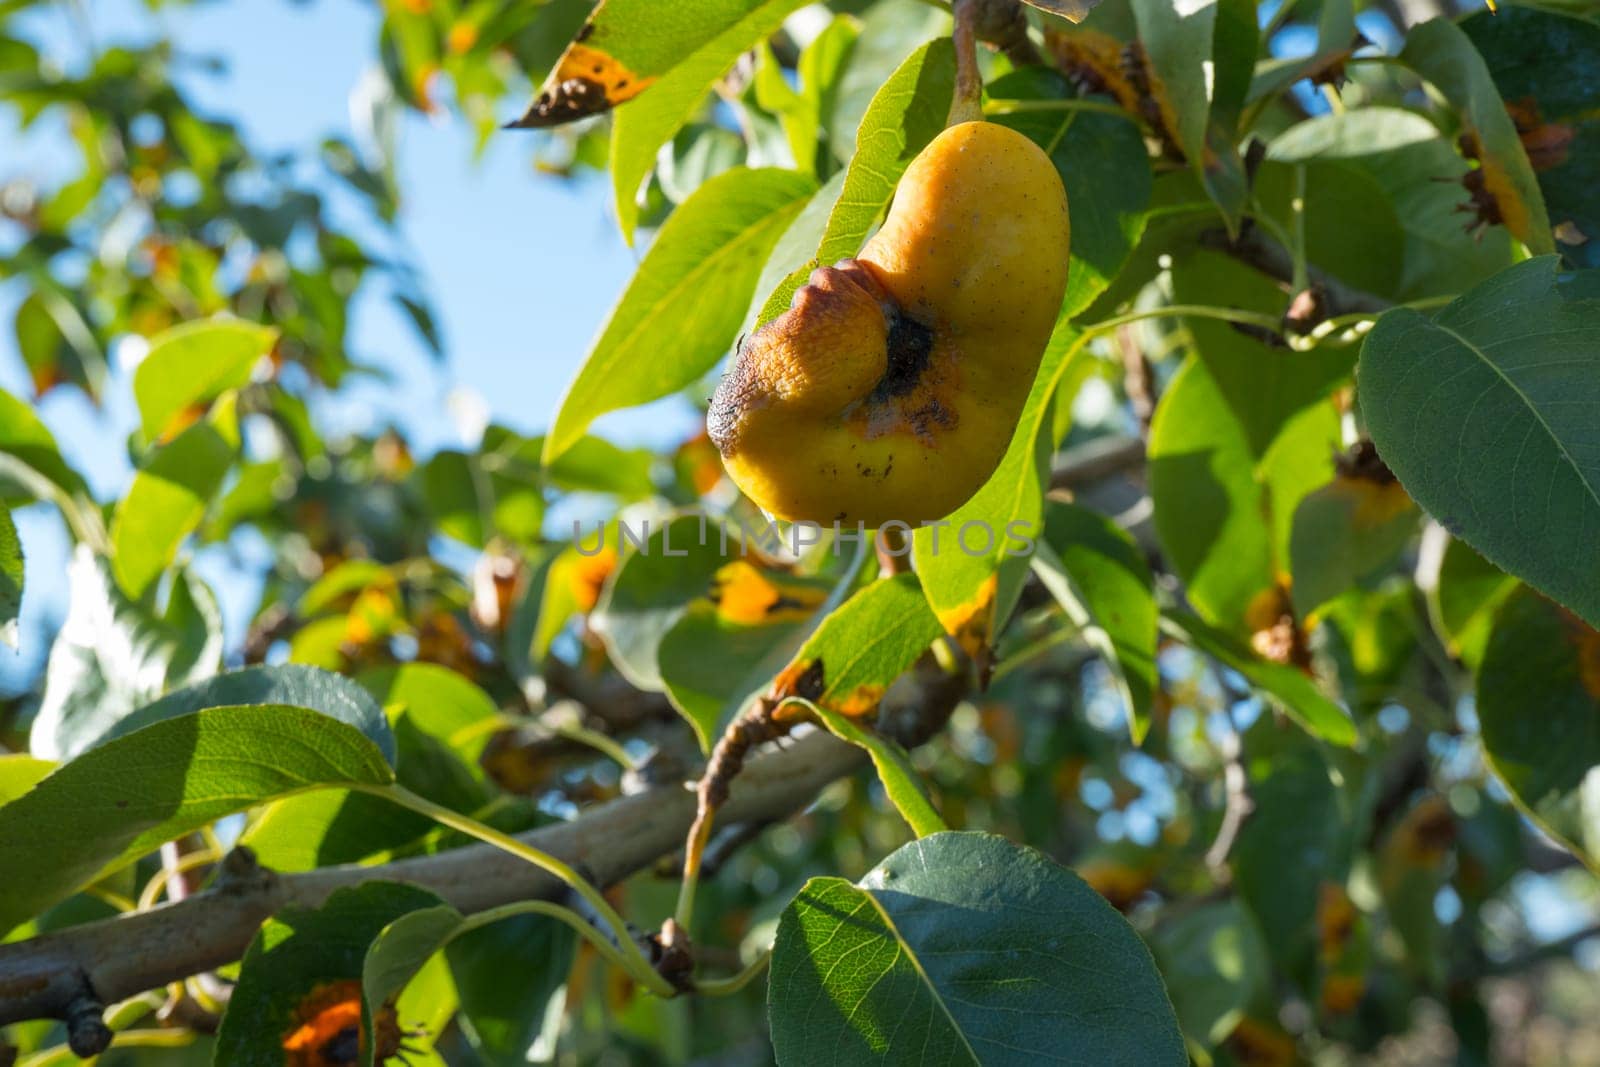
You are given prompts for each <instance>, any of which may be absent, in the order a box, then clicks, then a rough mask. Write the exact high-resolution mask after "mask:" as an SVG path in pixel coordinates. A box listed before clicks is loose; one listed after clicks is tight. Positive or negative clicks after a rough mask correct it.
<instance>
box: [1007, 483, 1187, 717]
mask: <svg viewBox="0 0 1600 1067" xmlns="http://www.w3.org/2000/svg"><path fill="white" fill-rule="evenodd" d="M1033 569H1034V573H1036V574H1037V575H1038V576H1039V580H1040V581H1041V582H1042V583H1043V584H1044V587H1045V588H1046V589H1048V590H1049V591H1050V594H1051V595H1052V596H1054V597H1055V598H1056V600H1057V601H1058V602H1059V603H1060V604H1061V607H1062V608H1063V609H1064V610H1065V611H1066V613H1067V617H1068V618H1069V619H1070V620H1071V621H1072V624H1073V625H1074V626H1076V627H1078V629H1079V630H1081V631H1083V635H1084V638H1085V640H1087V641H1088V643H1089V645H1090V646H1091V647H1092V648H1094V650H1095V651H1096V652H1098V653H1100V655H1101V656H1102V657H1104V659H1105V662H1106V666H1107V667H1108V668H1109V669H1110V671H1111V678H1112V684H1113V685H1114V686H1115V687H1116V689H1117V690H1118V695H1119V696H1121V697H1122V700H1123V703H1124V704H1125V705H1126V706H1127V709H1128V729H1129V732H1130V733H1132V735H1133V740H1134V743H1135V744H1137V743H1139V742H1140V741H1142V740H1143V739H1144V735H1145V731H1146V730H1148V729H1149V727H1150V704H1151V700H1152V699H1153V697H1154V695H1155V689H1156V681H1157V679H1156V617H1157V611H1156V599H1155V580H1154V579H1153V578H1152V577H1151V575H1150V567H1149V565H1148V564H1146V563H1145V559H1144V556H1143V555H1142V554H1141V553H1140V551H1139V547H1138V546H1137V545H1135V544H1134V542H1133V539H1132V538H1131V537H1129V536H1128V534H1127V533H1126V532H1125V531H1123V530H1122V529H1121V528H1120V527H1118V526H1117V525H1116V524H1115V523H1113V522H1112V521H1110V520H1109V519H1107V518H1105V517H1103V516H1101V515H1096V514H1095V513H1094V512H1092V511H1090V510H1089V509H1088V508H1083V507H1079V506H1077V505H1075V504H1052V505H1051V506H1050V508H1049V510H1048V511H1047V512H1046V514H1045V526H1044V540H1043V542H1042V543H1041V544H1040V545H1039V546H1038V548H1037V549H1036V550H1035V552H1034V556H1033Z"/></svg>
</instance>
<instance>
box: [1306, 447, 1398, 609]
mask: <svg viewBox="0 0 1600 1067" xmlns="http://www.w3.org/2000/svg"><path fill="white" fill-rule="evenodd" d="M1416 530H1417V509H1416V507H1415V506H1414V505H1413V504H1412V503H1411V498H1410V497H1408V496H1406V492H1405V490H1404V489H1402V488H1400V485H1399V483H1398V482H1379V481H1374V480H1372V479H1369V478H1361V477H1352V476H1349V475H1340V476H1338V477H1337V478H1335V479H1334V480H1333V481H1331V482H1329V483H1328V484H1327V485H1325V486H1323V487H1322V488H1321V489H1318V490H1317V491H1316V492H1314V493H1311V494H1309V495H1308V496H1306V497H1305V498H1304V499H1303V500H1301V501H1300V505H1299V507H1297V508H1295V513H1294V530H1293V532H1292V533H1291V534H1290V535H1289V573H1290V574H1292V575H1293V576H1294V581H1293V583H1292V584H1291V586H1290V589H1291V591H1292V595H1293V598H1294V610H1295V613H1296V614H1297V615H1299V616H1300V617H1302V618H1305V617H1307V616H1309V615H1310V614H1311V613H1312V612H1313V611H1315V610H1317V609H1318V608H1320V607H1321V606H1322V605H1323V604H1326V603H1327V602H1328V601H1330V600H1332V599H1333V598H1334V597H1336V596H1338V595H1339V594H1341V593H1343V592H1344V591H1345V590H1347V589H1349V588H1350V587H1351V586H1353V585H1355V584H1356V583H1357V582H1358V581H1361V580H1362V579H1364V578H1367V577H1369V576H1371V575H1372V574H1374V573H1376V572H1378V571H1380V570H1382V569H1383V568H1385V567H1387V566H1388V565H1389V564H1391V563H1393V562H1394V559H1395V557H1396V556H1397V555H1399V553H1400V550H1401V549H1402V548H1404V547H1405V546H1406V544H1407V543H1408V542H1409V541H1410V540H1411V537H1412V535H1413V534H1414V533H1416Z"/></svg>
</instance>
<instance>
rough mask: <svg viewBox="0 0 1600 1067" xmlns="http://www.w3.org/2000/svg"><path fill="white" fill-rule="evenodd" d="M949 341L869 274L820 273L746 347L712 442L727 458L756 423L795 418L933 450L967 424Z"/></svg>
mask: <svg viewBox="0 0 1600 1067" xmlns="http://www.w3.org/2000/svg"><path fill="white" fill-rule="evenodd" d="M944 332H945V331H943V330H942V329H941V328H940V326H939V325H938V324H937V323H932V322H928V321H926V320H925V319H924V318H923V317H921V316H919V315H916V314H913V313H912V312H910V311H908V310H907V309H905V308H903V307H901V305H900V304H899V303H898V302H897V301H896V300H895V299H894V298H893V297H892V296H891V295H890V294H889V292H888V290H887V289H886V288H885V287H884V285H883V283H882V282H881V281H880V280H879V278H878V277H877V275H876V274H875V273H874V270H873V268H872V267H871V265H870V264H867V263H865V262H863V261H861V260H856V259H845V260H840V261H839V263H837V264H836V265H834V266H832V267H819V268H818V269H817V270H815V271H813V272H812V273H811V277H810V279H809V281H808V282H807V283H806V284H805V285H803V286H801V287H800V288H799V289H798V290H796V291H795V294H794V297H793V298H792V299H791V300H790V303H789V309H788V310H787V311H785V312H784V313H783V314H782V315H779V316H778V317H777V318H776V319H773V320H772V321H771V322H769V323H767V324H766V325H765V326H763V327H761V329H759V330H757V331H756V332H755V333H753V334H751V335H749V336H747V337H743V338H740V341H739V343H738V345H736V346H735V349H734V359H733V365H732V367H731V368H730V369H729V371H728V373H727V374H726V375H725V376H724V377H723V380H722V382H721V384H720V385H719V386H718V388H717V391H716V395H715V396H713V397H712V398H711V404H710V408H709V410H708V411H707V413H706V429H707V432H708V433H709V434H710V436H711V440H712V441H713V442H715V443H716V445H717V448H718V449H719V450H720V451H721V453H722V455H723V457H724V458H729V457H732V456H733V455H735V454H736V453H737V452H738V451H739V449H740V439H741V437H742V435H743V432H744V429H745V422H746V420H747V419H748V418H749V417H750V416H751V415H752V414H754V413H756V412H760V411H763V410H767V409H773V408H787V409H788V411H789V412H791V413H792V414H794V415H797V416H804V417H814V418H816V419H818V420H819V421H823V420H828V419H833V420H836V424H842V425H845V426H848V427H850V428H851V429H852V430H853V431H854V432H855V433H857V434H858V435H859V436H861V437H862V438H864V439H867V440H872V439H875V438H878V437H882V436H884V435H886V434H892V433H909V434H911V435H913V436H915V437H916V438H917V439H918V440H919V441H921V442H922V443H924V444H930V445H931V444H934V443H936V440H937V437H938V436H939V435H940V434H941V433H945V432H948V431H950V430H953V429H955V427H956V425H957V423H958V421H959V420H958V417H957V414H956V409H955V404H954V398H955V395H956V390H957V388H958V386H959V384H960V374H959V371H958V367H957V359H956V353H955V351H954V349H953V347H952V346H951V345H949V344H948V343H942V335H943V333H944ZM879 338H881V340H879ZM880 345H881V348H880V347H879V346H880ZM879 367H881V368H882V370H881V371H879V370H878V368H879ZM858 473H862V474H865V473H866V472H862V471H858Z"/></svg>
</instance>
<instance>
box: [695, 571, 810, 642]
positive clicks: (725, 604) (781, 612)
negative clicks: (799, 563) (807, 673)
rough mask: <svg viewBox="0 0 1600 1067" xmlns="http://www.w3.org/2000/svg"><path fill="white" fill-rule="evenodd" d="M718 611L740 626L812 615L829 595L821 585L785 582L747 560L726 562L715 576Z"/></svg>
mask: <svg viewBox="0 0 1600 1067" xmlns="http://www.w3.org/2000/svg"><path fill="white" fill-rule="evenodd" d="M710 599H711V602H712V603H713V604H715V605H716V607H717V614H718V615H720V616H721V617H722V618H723V619H724V620H726V621H728V622H731V623H735V624H737V625H740V626H759V625H762V624H763V623H776V622H798V621H803V620H805V619H809V618H810V617H811V615H812V613H814V612H815V611H816V610H817V609H818V608H819V607H821V606H822V602H823V601H824V600H825V599H827V592H826V590H824V589H822V588H820V587H817V586H807V585H799V584H795V583H789V582H782V581H781V580H779V579H777V578H775V577H774V576H773V575H771V574H769V573H767V572H765V571H763V570H761V569H760V568H759V567H756V566H755V565H754V564H752V563H750V562H749V561H747V560H742V559H741V560H734V561H733V562H732V563H728V564H725V565H723V566H722V567H721V568H719V569H718V571H717V573H716V574H714V575H713V576H712V578H711V590H710Z"/></svg>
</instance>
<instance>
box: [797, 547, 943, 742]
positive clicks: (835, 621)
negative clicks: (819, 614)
mask: <svg viewBox="0 0 1600 1067" xmlns="http://www.w3.org/2000/svg"><path fill="white" fill-rule="evenodd" d="M938 636H939V620H938V619H936V618H934V616H933V612H932V611H931V610H929V608H928V601H927V598H926V597H924V596H923V595H922V586H921V585H920V584H918V582H917V576H916V575H914V574H900V575H896V576H895V577H893V578H881V579H879V580H878V581H876V582H873V583H872V584H871V585H869V586H867V587H866V588H865V589H862V590H860V591H859V592H857V593H856V594H855V595H854V596H852V597H851V598H850V599H849V600H847V601H845V602H844V605H843V606H842V607H840V608H839V609H838V610H837V611H835V612H833V613H832V614H831V615H829V616H828V617H827V618H826V619H824V620H823V621H822V624H821V625H820V626H818V627H817V631H816V633H814V634H812V635H811V637H810V638H809V639H808V640H807V641H806V643H805V644H804V645H803V646H801V649H800V651H799V652H798V653H796V655H795V657H794V661H793V662H792V663H790V664H789V666H788V668H787V669H786V670H785V671H784V673H783V676H782V677H783V679H784V680H785V681H787V682H788V683H789V685H790V687H791V688H789V689H788V691H787V692H785V693H784V695H788V693H789V692H793V693H794V694H795V695H797V696H802V697H805V698H806V699H807V700H810V701H812V702H813V703H816V704H818V705H820V706H821V707H824V708H828V709H830V710H832V711H837V712H840V713H841V714H844V715H852V716H862V715H866V714H869V713H870V712H872V711H873V710H875V709H876V708H877V706H878V701H879V700H881V699H882V697H883V694H884V691H885V690H887V689H888V688H889V684H890V683H891V682H893V681H894V680H895V679H896V678H898V677H900V675H902V674H904V673H905V672H906V670H907V669H909V668H910V667H911V665H912V664H914V663H916V661H917V659H918V658H919V657H920V656H921V655H922V654H923V653H924V652H926V651H927V650H928V646H929V645H931V644H933V642H934V640H935V639H936V638H937V637H938ZM802 682H803V683H804V684H801V683H802ZM780 688H782V683H780Z"/></svg>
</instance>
